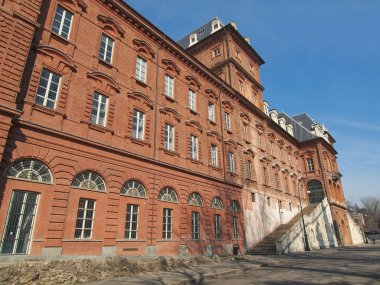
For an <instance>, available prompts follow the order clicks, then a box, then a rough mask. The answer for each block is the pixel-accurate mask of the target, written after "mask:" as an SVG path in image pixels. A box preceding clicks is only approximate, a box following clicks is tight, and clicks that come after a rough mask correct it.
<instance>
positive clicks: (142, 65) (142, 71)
mask: <svg viewBox="0 0 380 285" xmlns="http://www.w3.org/2000/svg"><path fill="white" fill-rule="evenodd" d="M146 63H147V62H146V60H145V59H143V58H141V57H139V56H138V57H137V58H136V79H137V80H139V81H141V82H146Z"/></svg>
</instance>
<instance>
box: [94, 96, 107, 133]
mask: <svg viewBox="0 0 380 285" xmlns="http://www.w3.org/2000/svg"><path fill="white" fill-rule="evenodd" d="M107 105H108V98H107V97H106V96H104V95H102V94H99V93H97V92H95V93H94V99H93V101H92V109H91V123H93V124H96V125H99V126H102V127H105V126H106V115H107Z"/></svg>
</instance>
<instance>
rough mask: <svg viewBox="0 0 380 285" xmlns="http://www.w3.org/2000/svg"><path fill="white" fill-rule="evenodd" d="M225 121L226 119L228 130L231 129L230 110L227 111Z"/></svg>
mask: <svg viewBox="0 0 380 285" xmlns="http://www.w3.org/2000/svg"><path fill="white" fill-rule="evenodd" d="M225 121H226V130H227V131H231V118H230V113H228V112H226V113H225Z"/></svg>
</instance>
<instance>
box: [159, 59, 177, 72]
mask: <svg viewBox="0 0 380 285" xmlns="http://www.w3.org/2000/svg"><path fill="white" fill-rule="evenodd" d="M161 62H162V64H163V65H164V66H165V68H166V69H169V70H172V71H174V72H175V73H176V74H177V75H179V74H180V73H181V70H180V69H179V67H178V65H177V64H176V63H175V62H174V61H172V60H170V59H163V60H161Z"/></svg>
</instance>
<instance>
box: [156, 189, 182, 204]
mask: <svg viewBox="0 0 380 285" xmlns="http://www.w3.org/2000/svg"><path fill="white" fill-rule="evenodd" d="M158 200H160V201H165V202H171V203H178V198H177V194H176V193H175V191H174V190H173V189H172V188H169V187H165V188H163V189H162V190H161V191H160V193H158Z"/></svg>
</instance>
